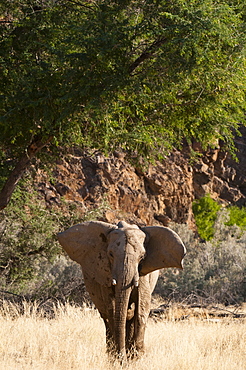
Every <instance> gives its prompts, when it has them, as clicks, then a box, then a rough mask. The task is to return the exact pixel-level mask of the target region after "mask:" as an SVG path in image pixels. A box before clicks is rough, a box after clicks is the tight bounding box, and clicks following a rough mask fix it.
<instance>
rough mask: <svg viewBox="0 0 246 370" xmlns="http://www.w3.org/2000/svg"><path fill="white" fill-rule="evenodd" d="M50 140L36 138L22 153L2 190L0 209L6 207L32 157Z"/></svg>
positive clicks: (0, 193)
mask: <svg viewBox="0 0 246 370" xmlns="http://www.w3.org/2000/svg"><path fill="white" fill-rule="evenodd" d="M50 141H51V138H49V139H47V140H46V141H45V142H44V141H43V140H40V139H38V138H36V139H34V140H33V141H32V143H31V144H30V145H29V146H28V148H27V150H26V151H25V152H24V153H23V154H22V155H21V157H20V158H19V160H18V162H17V164H16V166H15V168H14V169H13V171H12V172H11V173H10V175H9V177H8V179H7V180H6V182H5V184H4V186H3V188H2V190H1V192H0V210H2V209H4V208H5V207H6V206H7V205H8V203H9V201H10V199H11V196H12V194H13V192H14V190H15V187H16V185H17V184H18V182H19V181H20V179H21V178H22V176H23V174H24V173H25V171H26V170H27V169H28V167H29V166H30V164H31V161H32V159H33V158H34V157H35V156H36V154H37V153H38V152H39V151H40V150H41V149H42V148H43V147H44V146H46V145H47V144H48V143H49V142H50Z"/></svg>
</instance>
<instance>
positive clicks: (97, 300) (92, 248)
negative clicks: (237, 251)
mask: <svg viewBox="0 0 246 370" xmlns="http://www.w3.org/2000/svg"><path fill="white" fill-rule="evenodd" d="M58 240H59V242H60V244H61V245H62V247H63V248H64V249H65V251H66V252H67V253H68V255H69V256H70V257H71V258H72V259H73V260H74V261H76V262H78V263H79V264H80V265H81V267H82V271H83V275H84V281H85V285H86V288H87V290H88V292H89V294H90V297H91V299H92V301H93V302H94V304H95V306H96V307H97V309H98V310H99V312H100V315H101V317H102V318H103V320H104V323H105V327H106V342H107V348H108V350H112V351H114V352H116V354H117V355H118V356H119V358H122V359H124V358H125V357H126V354H133V353H141V352H143V349H144V332H145V327H146V323H147V318H148V315H149V311H150V301H151V294H152V291H153V289H154V287H155V284H156V281H157V279H158V275H159V269H161V268H164V267H177V268H181V269H182V260H183V257H184V255H185V247H184V245H183V243H182V241H181V239H180V238H179V236H178V235H177V234H176V233H175V232H174V231H172V230H171V229H169V228H167V227H159V226H149V227H143V228H141V229H140V228H138V227H137V226H136V225H129V224H127V223H126V222H124V221H122V222H120V223H119V224H118V225H117V226H116V225H112V224H108V223H105V222H99V221H98V222H85V223H82V224H78V225H75V226H73V227H71V228H69V229H68V230H66V231H64V232H62V233H60V234H58Z"/></svg>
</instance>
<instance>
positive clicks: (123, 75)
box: [0, 0, 246, 157]
mask: <svg viewBox="0 0 246 370" xmlns="http://www.w3.org/2000/svg"><path fill="white" fill-rule="evenodd" d="M10 3H11V6H10ZM0 10H1V12H2V14H3V16H2V17H3V18H2V19H4V22H5V20H6V23H2V24H1V26H2V39H1V40H2V41H1V58H2V59H1V61H2V66H3V69H2V75H1V86H2V87H1V89H2V91H1V107H0V112H1V120H0V129H1V132H2V133H3V134H2V136H1V139H0V141H1V143H0V145H2V146H3V147H5V148H8V149H10V148H11V149H12V150H13V151H14V152H15V153H18V152H19V151H23V149H25V148H26V147H27V145H28V143H29V142H30V141H31V140H32V138H33V137H34V136H35V135H39V136H40V135H41V136H42V135H46V136H50V137H54V138H55V141H56V143H57V144H58V143H61V144H63V143H66V144H68V143H69V142H70V144H72V143H74V142H75V141H76V142H78V143H80V144H81V145H82V144H83V145H84V146H93V147H95V148H100V149H105V150H107V151H108V150H112V149H113V148H119V147H121V148H124V149H126V150H127V151H129V152H130V153H133V152H137V153H138V154H139V155H144V156H147V157H148V156H154V155H156V154H158V155H160V153H165V151H168V150H169V149H170V148H172V147H173V146H178V145H180V144H181V143H182V140H183V139H184V138H186V139H187V140H190V139H191V138H195V139H196V140H198V141H200V142H202V143H203V144H204V145H206V144H208V143H209V142H213V141H214V139H215V138H222V139H223V138H224V139H225V140H227V141H228V143H230V144H231V143H232V136H233V132H234V129H235V128H236V127H237V125H238V123H244V122H245V115H244V112H245V108H246V107H245V86H246V77H245V32H244V31H245V7H244V5H243V1H241V0H239V1H235V2H234V1H231V2H228V1H222V2H220V3H218V2H216V1H214V0H203V1H198V0H174V1H166V0H164V1H149V0H148V1H144V2H142V1H137V0H136V1H122V2H118V1H108V0H104V1H96V2H87V1H85V2H84V1H80V2H73V1H65V0H60V1H57V2H53V1H50V2H49V1H47V2H40V1H38V0H31V1H27V0H22V1H21V2H9V0H4V1H3V3H2V4H1V7H0Z"/></svg>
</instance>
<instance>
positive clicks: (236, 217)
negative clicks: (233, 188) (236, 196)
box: [226, 206, 246, 230]
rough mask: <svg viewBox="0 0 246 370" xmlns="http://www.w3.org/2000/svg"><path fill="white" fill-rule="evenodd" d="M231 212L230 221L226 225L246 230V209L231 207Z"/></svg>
mask: <svg viewBox="0 0 246 370" xmlns="http://www.w3.org/2000/svg"><path fill="white" fill-rule="evenodd" d="M228 210H229V220H228V221H227V222H226V225H228V226H233V225H237V226H239V227H240V228H241V229H243V230H246V208H245V207H242V208H239V207H237V206H231V207H229V208H228Z"/></svg>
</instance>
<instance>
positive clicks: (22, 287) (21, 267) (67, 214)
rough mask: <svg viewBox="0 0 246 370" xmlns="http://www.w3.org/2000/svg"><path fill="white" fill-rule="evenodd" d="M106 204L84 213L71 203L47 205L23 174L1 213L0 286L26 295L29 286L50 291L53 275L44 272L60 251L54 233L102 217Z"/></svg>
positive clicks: (55, 259) (29, 179)
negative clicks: (6, 206)
mask: <svg viewBox="0 0 246 370" xmlns="http://www.w3.org/2000/svg"><path fill="white" fill-rule="evenodd" d="M106 207H107V204H106V202H105V201H103V202H102V204H101V206H100V207H98V208H97V209H94V210H91V211H87V212H81V209H80V207H78V205H76V204H73V203H69V204H66V205H65V204H61V205H60V206H59V207H52V208H51V207H47V204H46V203H45V201H44V200H43V197H41V196H40V195H39V194H38V193H37V192H35V191H33V183H32V179H31V178H29V177H26V178H25V180H24V181H22V183H21V184H20V186H18V187H17V188H16V191H15V192H14V194H13V197H12V200H11V202H10V204H9V207H8V208H7V209H5V210H4V211H3V212H2V213H1V214H0V285H1V288H2V289H4V288H5V289H10V290H11V291H12V292H14V293H26V294H30V293H31V287H32V293H33V292H34V293H37V292H35V289H37V290H38V291H39V294H40V293H41V291H42V292H43V291H44V290H45V289H46V290H47V291H50V289H51V286H52V288H53V289H54V286H53V285H54V283H53V280H52V278H51V275H52V274H51V275H50V277H47V276H46V275H47V271H48V270H49V269H51V270H52V268H53V267H52V266H53V265H54V264H55V263H56V261H57V259H58V257H59V256H60V255H61V253H62V250H61V248H60V246H59V245H58V242H57V240H56V235H57V233H58V232H60V231H61V230H63V229H66V228H68V227H70V226H71V225H73V224H76V223H79V222H82V221H86V220H91V219H94V220H95V219H97V218H99V217H101V216H102V213H103V211H104V210H105V209H106ZM64 264H65V263H64ZM57 273H58V272H57ZM62 281H63V282H64V280H62ZM33 285H34V286H35V288H33ZM39 285H40V286H39ZM56 285H59V282H57V281H56ZM38 286H39V287H38ZM8 287H9V288H8ZM37 287H38V288H37Z"/></svg>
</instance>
